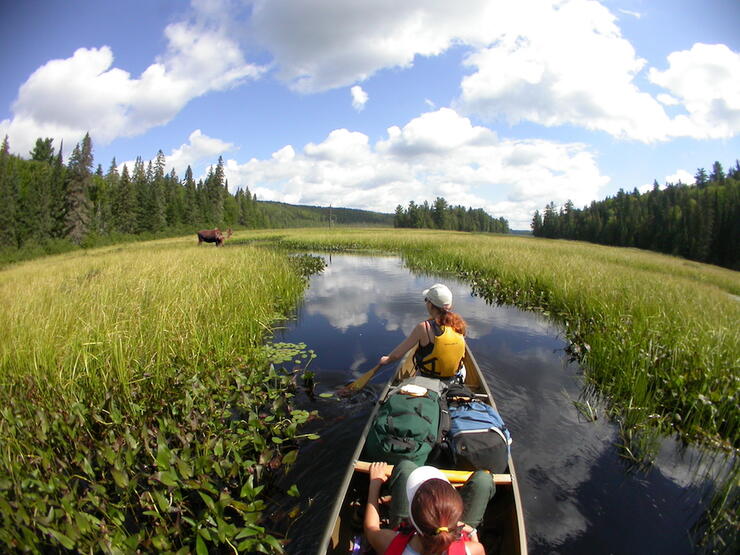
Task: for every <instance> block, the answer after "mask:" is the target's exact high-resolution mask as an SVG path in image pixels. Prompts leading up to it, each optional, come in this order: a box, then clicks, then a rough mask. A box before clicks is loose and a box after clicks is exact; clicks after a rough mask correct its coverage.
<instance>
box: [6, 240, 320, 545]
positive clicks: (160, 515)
mask: <svg viewBox="0 0 740 555" xmlns="http://www.w3.org/2000/svg"><path fill="white" fill-rule="evenodd" d="M308 262H309V261H306V260H303V259H300V258H299V259H288V258H287V257H285V256H283V255H280V254H278V253H275V252H270V251H268V250H265V249H260V248H252V247H246V248H220V249H216V248H214V247H211V248H206V247H200V248H199V247H197V246H195V245H194V244H193V241H192V239H190V238H187V239H174V240H163V241H156V242H150V243H146V244H134V245H126V246H116V247H110V248H105V249H98V250H94V251H83V252H79V251H78V252H75V253H68V254H65V255H60V256H55V257H49V258H44V259H39V260H36V261H33V262H28V263H24V264H21V265H16V266H12V267H10V268H8V269H6V270H4V271H2V272H0V305H2V307H3V310H2V311H1V312H0V327H2V329H3V331H4V333H3V336H4V339H3V341H2V342H1V343H0V384H1V385H2V387H0V416H1V417H0V546H3V548H2V550H3V551H5V550H10V551H14V550H20V551H31V552H46V551H59V550H60V549H62V548H63V549H67V550H70V549H71V550H76V551H82V552H92V551H96V552H99V551H102V552H106V553H112V552H135V551H137V550H143V551H158V552H159V551H178V550H183V549H184V550H186V551H191V552H193V551H194V552H198V553H201V552H206V551H207V550H208V549H212V548H213V549H224V548H227V547H228V546H230V547H229V548H234V549H239V550H242V551H249V552H251V551H261V552H268V551H270V552H278V551H280V550H281V545H280V543H279V542H278V540H277V539H276V538H274V537H273V536H272V535H271V534H270V533H269V530H266V529H265V528H264V523H263V522H262V521H261V516H260V514H261V511H262V510H263V509H264V506H265V501H264V499H265V496H266V495H267V491H268V490H266V489H265V488H266V487H267V486H268V485H269V483H270V476H271V475H272V474H274V469H276V468H278V467H280V466H282V465H285V464H290V463H291V462H292V461H294V460H295V457H296V455H297V452H298V451H297V446H298V444H299V443H300V442H301V441H303V440H305V439H307V438H306V436H302V435H300V434H299V433H298V426H299V425H300V424H301V423H302V422H305V421H306V419H307V418H308V417H309V415H308V413H305V411H298V410H295V409H293V408H292V407H291V406H290V403H289V400H290V397H291V395H292V394H291V391H292V388H293V385H292V381H293V380H292V377H291V376H290V375H289V374H288V373H285V372H280V371H277V370H271V369H270V368H269V365H268V364H267V362H268V359H276V360H277V359H279V358H280V357H279V356H277V355H275V354H274V353H273V354H272V355H271V354H270V353H267V352H266V351H264V350H263V347H262V344H263V342H264V340H265V338H266V335H267V334H268V333H269V332H270V331H271V326H272V324H273V323H274V322H275V320H277V319H282V318H285V317H286V316H287V315H289V314H290V313H291V311H292V310H293V309H294V307H295V306H296V304H297V302H298V299H299V298H300V296H301V295H302V293H303V290H304V288H305V284H306V281H305V275H306V274H307V273H308V272H310V271H311V270H310V269H309V270H308V271H304V270H303V268H302V266H304V265H305V264H307V263H308ZM315 269H316V268H315V267H314V268H313V270H315ZM279 350H280V349H278V351H279ZM273 351H274V349H273ZM290 352H291V354H293V350H290ZM309 439H310V438H309ZM271 473H272V474H271Z"/></svg>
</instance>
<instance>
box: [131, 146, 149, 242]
mask: <svg viewBox="0 0 740 555" xmlns="http://www.w3.org/2000/svg"><path fill="white" fill-rule="evenodd" d="M131 182H132V186H133V190H134V191H135V193H136V205H135V207H134V214H135V215H136V230H135V231H134V233H142V232H144V231H147V230H148V229H149V186H148V182H147V176H146V170H145V169H144V161H143V160H142V159H141V156H137V157H136V161H135V162H134V169H133V172H132V175H131Z"/></svg>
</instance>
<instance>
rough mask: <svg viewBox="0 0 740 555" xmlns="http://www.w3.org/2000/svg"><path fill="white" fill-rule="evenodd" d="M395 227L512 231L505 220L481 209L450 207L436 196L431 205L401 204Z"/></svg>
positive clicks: (495, 231) (492, 231)
mask: <svg viewBox="0 0 740 555" xmlns="http://www.w3.org/2000/svg"><path fill="white" fill-rule="evenodd" d="M393 226H394V227H412V228H416V229H422V228H426V229H448V230H452V231H481V232H488V233H508V232H509V222H507V221H506V219H504V218H498V219H496V218H494V217H492V216H491V215H490V214H488V212H486V211H485V210H483V209H482V208H475V209H474V208H465V207H464V206H450V205H449V204H448V203H447V201H446V200H445V199H443V198H442V197H437V198H436V199H435V201H434V203H433V204H432V205H430V204H429V203H428V202H427V201H424V202H423V203H422V204H416V203H415V202H414V201H411V202H409V207H408V208H407V209H406V210H404V209H403V206H401V205H400V204H399V205H398V206H397V207H396V214H395V216H394V218H393Z"/></svg>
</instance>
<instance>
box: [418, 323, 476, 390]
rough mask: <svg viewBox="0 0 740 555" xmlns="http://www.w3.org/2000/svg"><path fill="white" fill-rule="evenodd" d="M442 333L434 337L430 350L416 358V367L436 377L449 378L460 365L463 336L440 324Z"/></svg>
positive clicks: (462, 353) (463, 353) (463, 350)
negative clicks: (420, 357) (421, 356)
mask: <svg viewBox="0 0 740 555" xmlns="http://www.w3.org/2000/svg"><path fill="white" fill-rule="evenodd" d="M441 329H442V335H437V336H435V338H434V347H433V348H432V352H431V353H429V354H428V355H426V356H424V357H423V358H422V359H421V360H417V367H418V368H419V370H421V371H422V372H423V373H425V374H431V375H432V376H435V377H437V378H451V377H452V376H454V375H455V374H456V373H457V371H458V370H459V369H460V366H462V359H463V357H464V356H465V337H464V336H463V335H462V334H459V333H457V332H456V331H455V330H454V328H452V327H450V326H442V328H441Z"/></svg>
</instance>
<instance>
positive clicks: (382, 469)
mask: <svg viewBox="0 0 740 555" xmlns="http://www.w3.org/2000/svg"><path fill="white" fill-rule="evenodd" d="M373 480H380V483H381V484H384V483H385V482H386V481H387V480H388V465H387V464H386V463H384V462H374V463H371V464H370V481H371V482H372V481H373Z"/></svg>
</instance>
